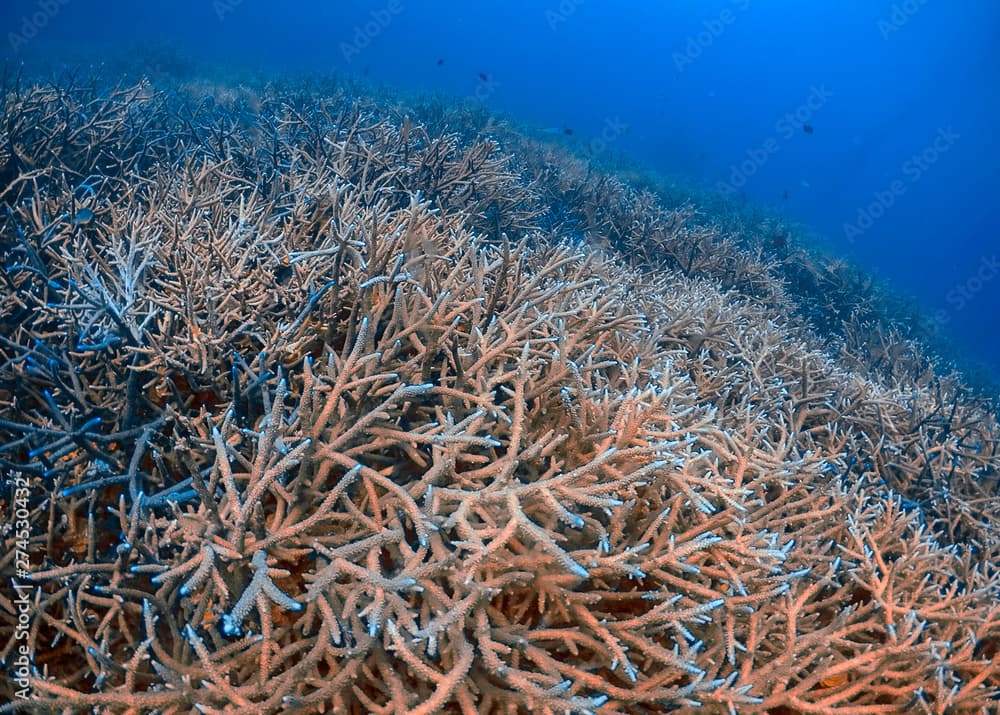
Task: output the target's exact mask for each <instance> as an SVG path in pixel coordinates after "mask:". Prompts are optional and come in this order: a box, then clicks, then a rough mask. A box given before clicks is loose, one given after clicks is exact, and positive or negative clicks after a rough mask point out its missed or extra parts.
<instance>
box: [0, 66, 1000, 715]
mask: <svg viewBox="0 0 1000 715" xmlns="http://www.w3.org/2000/svg"><path fill="white" fill-rule="evenodd" d="M203 89H204V85H202V84H198V85H194V86H185V85H180V86H176V87H168V88H167V89H164V90H157V89H154V88H152V87H150V86H148V85H145V84H142V85H139V86H136V87H132V88H116V89H113V90H100V89H97V88H96V87H87V88H82V87H79V86H75V85H72V84H70V83H68V82H67V83H56V84H52V85H45V86H34V85H25V86H20V85H16V86H11V87H7V88H6V91H5V93H4V100H3V102H4V103H3V115H4V129H3V132H4V134H3V137H2V142H0V145H2V146H3V147H4V149H3V150H2V151H3V153H2V154H0V165H2V166H3V167H4V176H5V177H6V178H5V186H4V187H3V188H2V189H0V190H2V194H0V200H2V201H3V202H4V204H5V208H6V211H5V213H4V215H3V217H2V219H0V220H2V224H0V249H2V254H3V255H2V258H3V265H4V278H3V280H4V300H3V303H2V306H0V325H2V327H3V330H2V340H0V442H2V444H0V466H2V467H3V469H4V470H5V478H6V479H8V480H9V481H12V482H13V481H15V480H20V481H23V482H25V483H27V484H28V485H29V486H28V488H27V494H28V496H27V497H25V501H24V504H25V505H26V507H25V508H28V509H29V510H30V523H31V533H30V536H29V539H28V543H27V545H26V549H24V550H25V551H26V552H27V553H28V555H29V556H30V559H31V569H30V570H31V574H30V576H24V575H18V574H17V573H16V563H15V562H16V560H17V551H18V549H19V548H20V545H19V544H18V540H19V539H20V537H19V536H18V535H17V533H16V531H15V530H10V529H8V530H7V531H5V532H4V533H3V538H4V540H5V546H6V549H5V553H6V554H7V556H5V557H3V559H2V560H0V569H2V570H3V577H4V590H3V591H2V592H0V632H2V633H3V636H4V640H3V642H4V644H5V646H6V647H5V650H4V651H3V652H2V653H0V655H2V656H3V658H4V661H5V662H6V663H7V664H12V663H14V662H15V660H16V659H15V654H16V651H15V648H16V647H17V646H19V645H20V644H21V643H22V642H26V644H27V645H28V646H29V648H30V652H31V662H32V667H31V670H30V677H29V680H30V690H31V699H30V701H24V700H17V699H14V697H15V690H14V681H13V680H12V679H9V678H8V679H7V680H5V682H4V685H3V686H2V687H3V688H4V690H0V693H2V694H3V697H4V698H5V699H9V700H11V702H10V704H8V705H5V706H0V711H3V712H8V711H13V710H16V709H19V708H20V709H30V710H32V711H46V710H50V711H56V710H76V711H85V710H88V709H90V710H93V711H101V712H128V711H146V710H155V711H158V712H189V711H192V710H197V711H201V712H221V711H224V710H227V709H230V708H234V707H241V708H244V709H246V710H248V711H252V712H278V711H282V710H298V711H308V712H313V711H326V712H387V713H389V712H415V713H431V712H439V711H445V712H456V711H457V712H529V711H530V712H553V713H554V712H567V711H569V712H580V713H583V712H600V713H614V712H627V713H642V712H663V711H667V710H679V711H693V710H695V709H698V710H699V711H700V712H740V713H844V714H848V713H882V712H885V713H903V712H928V713H945V712H948V713H952V712H981V711H984V710H986V709H988V708H989V707H991V706H992V705H995V703H994V701H993V700H992V698H994V697H996V694H997V686H998V685H1000V673H998V669H997V665H996V663H995V662H994V658H995V655H996V650H997V644H998V643H1000V640H998V639H1000V609H998V606H997V603H998V602H997V588H998V585H1000V579H998V576H997V574H996V572H995V567H994V565H993V564H995V563H996V556H997V541H996V539H997V523H996V517H995V513H996V507H997V500H998V497H997V496H996V495H997V490H996V479H997V477H996V474H997V466H998V463H1000V457H998V455H997V435H998V434H1000V430H998V427H997V424H996V421H995V418H994V417H993V416H992V415H991V414H990V412H989V410H988V409H986V408H985V407H984V405H983V404H982V403H980V402H978V401H976V400H973V399H971V398H968V397H967V396H965V393H964V392H963V389H962V387H961V385H960V384H959V383H957V382H955V381H954V378H950V377H946V376H940V377H939V376H937V375H936V374H935V373H934V371H933V369H931V370H930V373H928V372H927V370H928V368H926V366H924V365H923V364H920V370H919V371H917V370H912V369H907V367H906V365H905V364H904V363H902V362H900V363H898V365H897V367H896V368H895V369H894V371H893V378H894V379H893V381H882V380H880V378H879V377H878V375H875V374H872V373H868V372H864V373H862V372H859V369H858V365H857V364H856V363H848V362H846V361H845V360H844V358H843V356H839V355H838V354H836V353H834V352H831V351H830V350H828V349H826V345H825V344H824V342H823V341H822V340H821V339H820V338H818V337H817V336H815V335H814V334H813V333H811V332H810V330H809V329H808V326H806V325H803V324H802V322H801V321H800V320H791V319H789V317H788V316H787V314H786V309H787V305H786V304H785V301H786V299H787V300H794V297H787V296H786V292H785V291H786V289H785V288H784V287H783V286H782V285H781V282H780V279H779V276H778V273H777V272H776V271H777V270H778V269H777V268H776V266H775V265H774V264H773V263H770V262H769V261H768V260H765V259H764V258H763V256H762V255H760V254H752V253H748V252H745V251H742V250H741V249H740V248H739V246H738V245H737V243H736V242H734V241H732V240H730V239H728V238H726V237H724V236H723V235H722V233H721V232H719V231H718V230H713V229H711V228H710V227H706V226H705V225H704V224H703V223H701V221H700V219H699V220H698V221H696V218H697V217H696V215H695V213H694V212H693V210H689V209H685V210H672V211H668V210H667V209H664V208H661V207H659V206H658V205H657V204H656V203H655V199H654V197H653V196H652V194H649V193H644V194H635V193H633V192H632V190H631V189H629V188H628V187H627V186H625V185H624V184H622V183H620V182H618V181H617V180H614V179H611V178H608V177H601V176H598V175H596V174H591V173H587V172H586V171H584V170H583V169H582V167H581V165H580V164H578V163H576V162H574V161H573V160H571V159H570V158H568V157H566V156H564V155H559V154H558V153H556V152H552V153H549V154H547V155H545V156H546V158H545V162H544V166H542V167H539V166H538V165H533V164H532V162H531V161H528V160H523V159H522V160H520V161H522V163H521V164H518V163H517V162H518V161H519V160H518V159H517V158H508V157H505V156H504V155H502V154H501V153H500V151H499V149H500V145H499V141H498V140H495V139H493V138H490V137H481V136H479V137H476V138H474V139H473V138H469V139H463V138H462V137H461V136H460V135H459V134H455V133H453V134H448V135H438V134H435V133H433V132H430V131H428V130H427V129H425V128H424V127H423V126H422V124H421V123H416V122H414V121H413V120H411V119H410V118H409V117H410V114H409V113H407V112H406V111H402V116H400V114H401V112H400V110H398V109H394V110H392V111H390V110H388V109H384V108H382V107H381V106H379V105H378V104H377V103H374V102H372V101H370V100H367V99H364V98H360V97H356V96H353V95H352V93H351V91H350V88H338V87H329V86H326V87H309V86H289V85H281V84H276V85H272V86H270V87H260V88H255V89H252V90H251V89H247V88H242V89H241V90H240V91H238V92H236V91H228V92H222V90H220V93H221V94H220V97H222V96H224V101H223V100H221V99H220V100H219V101H216V100H215V99H213V100H211V101H208V100H206V99H203V97H204V94H203ZM427 111H429V110H427V109H425V110H424V112H427ZM413 116H419V113H414V115H413ZM393 117H395V118H396V119H393ZM461 119H462V117H461V115H459V116H457V117H456V118H455V121H456V122H459V121H460V120H461ZM430 124H442V125H444V124H447V122H446V121H444V119H442V118H439V120H438V121H437V122H431V123H430ZM471 133H472V134H475V133H476V132H475V131H474V130H472V131H471ZM511 145H512V146H517V145H518V144H517V141H515V140H512V141H511ZM626 199H627V200H626ZM581 233H582V234H585V235H586V237H587V238H589V239H590V240H591V241H592V242H595V243H600V244H602V248H601V250H596V249H593V248H590V247H588V245H587V244H586V243H585V242H580V241H576V242H571V241H566V240H564V239H566V238H570V237H575V236H579V235H580V234H581ZM640 249H641V250H640ZM917 363H918V364H919V361H917ZM18 483H20V482H18ZM9 494H10V495H9V496H8V495H7V494H5V495H4V499H5V501H4V502H3V504H4V506H3V508H4V511H5V513H4V516H5V523H10V522H11V521H12V519H11V518H10V517H11V516H12V515H13V514H14V512H15V511H16V510H15V506H18V499H20V497H17V496H15V492H14V491H13V490H12V491H11V492H10V493H9ZM8 583H10V584H11V585H13V586H16V587H17V589H16V590H14V591H12V590H11V589H10V588H9V587H8V585H7V584H8ZM21 592H26V593H30V594H31V614H30V624H29V628H28V630H27V631H25V634H26V635H25V636H24V637H23V638H22V637H21V636H17V638H18V639H17V640H15V634H16V633H20V631H18V630H17V629H18V628H19V626H18V606H17V605H16V603H17V599H18V598H19V597H20V594H21Z"/></svg>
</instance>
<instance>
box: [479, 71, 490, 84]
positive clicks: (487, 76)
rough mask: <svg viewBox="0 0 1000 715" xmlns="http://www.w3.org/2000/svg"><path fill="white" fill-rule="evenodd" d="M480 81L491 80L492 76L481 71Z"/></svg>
mask: <svg viewBox="0 0 1000 715" xmlns="http://www.w3.org/2000/svg"><path fill="white" fill-rule="evenodd" d="M479 81H480V82H489V81H490V76H489V75H488V74H486V73H485V72H480V73H479Z"/></svg>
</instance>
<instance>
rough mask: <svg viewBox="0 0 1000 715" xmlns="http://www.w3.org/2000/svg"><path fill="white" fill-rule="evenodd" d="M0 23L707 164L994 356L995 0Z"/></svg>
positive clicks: (266, 12)
mask: <svg viewBox="0 0 1000 715" xmlns="http://www.w3.org/2000/svg"><path fill="white" fill-rule="evenodd" d="M25 22H27V25H26V24H25ZM0 23H2V24H0V27H2V28H3V34H4V36H3V39H2V42H3V45H2V50H0V55H3V56H6V57H7V58H8V59H15V60H16V59H19V58H29V57H31V56H39V55H41V56H46V55H47V56H49V57H52V58H56V57H63V56H65V55H66V53H76V52H77V51H78V50H87V49H93V48H102V47H103V48H122V47H130V46H132V45H134V44H141V43H144V42H150V41H168V42H171V43H174V44H175V45H177V46H179V47H180V48H182V49H183V50H185V51H187V52H189V53H191V54H192V55H194V56H195V57H197V58H203V59H206V60H211V61H215V62H224V63H228V64H232V65H233V66H240V67H251V68H258V69H263V70H265V71H270V70H273V69H296V70H307V71H320V72H322V71H329V70H347V71H350V72H357V73H359V74H361V73H364V74H367V76H368V77H369V78H370V79H371V80H372V81H375V82H385V83H387V84H390V85H393V86H396V87H401V88H405V89H409V90H429V91H440V92H444V93H447V94H450V95H455V96H460V97H472V98H475V99H476V100H477V101H482V102H484V103H485V104H486V105H487V106H489V107H491V108H495V109H499V110H502V111H505V112H508V113H510V114H512V115H515V116H516V117H517V118H520V119H522V120H523V121H525V122H526V123H529V124H533V125H535V126H537V127H540V128H548V127H551V128H553V129H563V128H571V129H573V131H574V134H573V138H574V140H576V141H578V142H579V143H580V144H581V145H582V146H584V147H591V148H593V149H594V150H595V151H597V152H602V151H607V152H625V153H626V154H628V155H630V156H631V157H633V158H634V159H635V160H637V161H638V162H640V163H642V164H645V165H648V166H650V167H651V168H653V169H656V170H658V171H661V172H664V173H667V174H672V175H677V176H682V177H685V178H686V179H688V180H690V181H692V182H696V183H701V184H704V185H705V186H706V187H713V186H714V187H718V186H720V182H726V183H728V185H729V187H730V189H735V192H734V193H735V195H737V196H741V197H746V199H747V200H749V201H752V202H755V203H765V204H769V205H772V206H779V207H781V208H782V209H783V210H784V211H786V212H787V214H788V215H789V216H790V217H791V218H793V219H795V220H797V221H801V222H803V223H805V224H807V225H809V226H810V227H811V228H812V229H814V230H815V232H816V233H817V234H818V235H819V237H820V238H821V239H823V240H824V241H825V242H826V243H827V245H828V247H829V248H830V249H831V250H834V251H836V252H838V253H842V254H844V255H846V256H849V257H851V258H853V259H854V260H856V261H857V262H858V263H860V264H861V265H862V266H864V267H865V268H867V269H869V270H871V271H873V272H875V273H877V274H878V275H879V276H881V277H882V278H883V279H885V280H887V281H889V282H890V283H891V284H892V285H894V286H895V287H896V288H897V289H899V290H900V291H901V292H903V293H905V294H908V295H911V296H914V297H916V298H917V299H918V300H919V301H920V302H921V303H922V305H923V306H924V307H925V309H926V310H927V311H928V312H929V313H932V314H935V315H936V316H937V317H938V318H939V320H940V322H941V324H942V325H943V327H944V329H945V330H946V331H947V332H948V333H949V334H951V335H952V336H954V337H955V338H956V339H957V340H958V341H959V342H960V343H961V344H962V345H963V346H964V348H965V349H966V350H967V351H968V352H969V353H970V354H971V355H972V356H974V357H975V358H976V359H978V360H980V361H982V362H984V363H988V364H990V365H991V366H992V368H993V370H994V374H998V375H1000V262H998V260H1000V241H998V230H997V227H998V225H1000V206H998V202H997V194H998V190H997V187H998V179H1000V162H998V159H1000V156H998V153H1000V152H998V148H997V139H996V134H997V129H998V109H1000V98H998V95H1000V91H998V89H1000V49H998V41H1000V40H998V38H1000V3H998V2H997V1H996V0H900V1H899V2H892V1H891V0H871V1H870V2H869V0H856V1H854V0H812V1H810V2H803V1H802V0H664V1H662V2H654V1H653V0H647V1H645V2H640V1H639V0H602V1H598V0H582V1H579V0H577V1H574V0H563V1H562V2H561V3H560V2H558V0H540V1H538V2H530V1H529V0H475V2H473V1H471V0H441V1H435V2H432V1H430V0H425V1H423V2H417V1H416V0H373V1H372V2H362V1H361V0H353V1H343V2H338V1H336V0H329V1H327V2H320V1H319V0H296V1H292V0H289V1H288V2H281V3H279V2H265V1H264V0H242V1H240V0H216V1H215V2H213V0H199V1H197V2H196V1H193V0H177V1H175V2H170V3H138V2H135V3H132V2H121V1H120V0H114V1H111V2H83V0H36V1H34V2H24V1H22V0H14V1H13V2H10V1H8V2H5V3H4V8H3V9H2V10H0ZM26 29H27V30H28V31H26ZM32 29H34V30H36V32H35V33H34V37H32V38H30V39H27V35H28V34H32V33H31V32H30V30H32ZM440 60H443V61H444V62H443V63H439V61H440ZM480 73H485V74H486V75H487V77H488V79H487V81H485V82H484V81H483V80H482V79H480V77H479V75H480ZM810 98H812V100H813V102H812V106H811V107H810V106H809V101H810ZM797 112H801V113H800V114H799V115H798V117H796V118H795V119H794V120H791V119H790V118H789V117H790V115H791V116H794V115H795V114H796V113H797ZM804 123H807V124H809V125H810V126H811V127H812V128H813V133H812V134H807V133H806V132H804V131H802V124H804ZM602 132H604V133H605V138H606V139H608V141H607V142H594V143H593V144H591V140H592V139H593V138H596V137H600V136H601V134H602ZM939 137H941V138H940V139H938V138H939ZM936 139H938V145H937V147H936V148H934V143H935V140H936ZM925 152H927V153H926V154H925ZM921 156H923V157H924V158H923V159H919V158H918V159H916V160H914V157H921ZM741 165H742V166H741ZM734 171H735V172H736V173H735V174H734ZM734 184H736V185H738V186H734ZM786 195H787V198H785V197H786ZM866 218H870V219H872V221H871V222H870V225H869V223H868V222H866V221H865V219H866ZM852 225H853V226H856V227H863V229H862V230H861V231H860V233H855V232H853V231H850V230H849V229H848V228H847V227H848V226H852Z"/></svg>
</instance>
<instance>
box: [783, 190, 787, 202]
mask: <svg viewBox="0 0 1000 715" xmlns="http://www.w3.org/2000/svg"><path fill="white" fill-rule="evenodd" d="M781 198H783V199H784V200H785V201H788V192H787V191H783V192H782V193H781Z"/></svg>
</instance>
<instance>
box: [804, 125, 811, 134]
mask: <svg viewBox="0 0 1000 715" xmlns="http://www.w3.org/2000/svg"><path fill="white" fill-rule="evenodd" d="M802 131H804V132H805V133H806V134H812V133H813V125H812V124H803V125H802Z"/></svg>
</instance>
